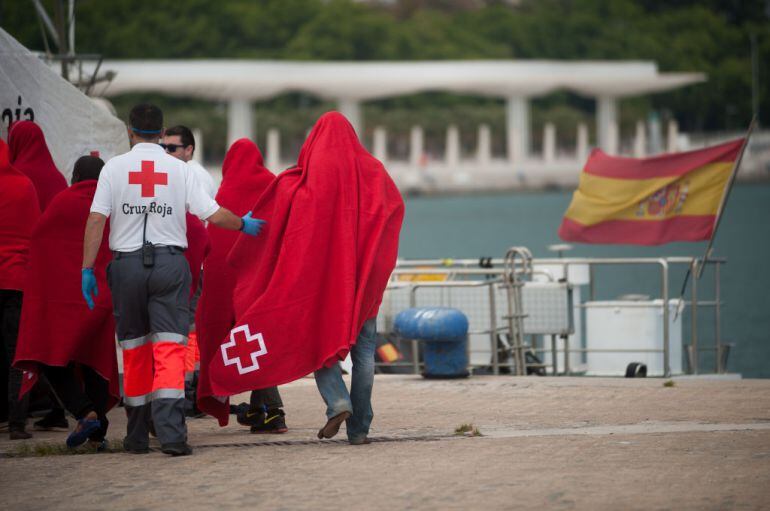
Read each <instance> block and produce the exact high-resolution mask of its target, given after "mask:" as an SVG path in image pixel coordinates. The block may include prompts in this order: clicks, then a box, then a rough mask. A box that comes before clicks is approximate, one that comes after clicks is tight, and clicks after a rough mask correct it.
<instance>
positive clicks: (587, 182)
mask: <svg viewBox="0 0 770 511" xmlns="http://www.w3.org/2000/svg"><path fill="white" fill-rule="evenodd" d="M742 145H743V139H738V140H734V141H731V142H727V143H724V144H720V145H717V146H713V147H708V148H705V149H699V150H696V151H689V152H683V153H676V154H666V155H662V156H656V157H652V158H641V159H640V158H622V157H615V156H609V155H607V154H605V153H603V152H602V151H600V150H598V149H597V150H594V151H593V152H592V153H591V155H590V156H589V158H588V161H587V162H586V164H585V167H584V168H583V172H582V173H581V175H580V183H579V185H578V189H577V190H575V193H574V195H573V197H572V202H571V203H570V205H569V208H568V209H567V212H566V213H565V214H564V219H563V221H562V224H561V227H559V237H561V239H563V240H565V241H577V242H583V243H628V244H634V245H660V244H663V243H669V242H672V241H702V240H708V239H709V238H710V236H711V234H712V232H713V229H714V221H715V220H716V215H717V211H718V209H719V205H720V202H721V200H722V196H723V194H724V191H725V185H726V184H727V182H728V180H729V178H730V174H731V172H732V169H733V163H734V162H735V160H736V159H737V158H738V155H739V154H740V152H741V147H742Z"/></svg>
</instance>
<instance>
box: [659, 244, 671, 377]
mask: <svg viewBox="0 0 770 511" xmlns="http://www.w3.org/2000/svg"><path fill="white" fill-rule="evenodd" d="M658 263H659V264H660V266H661V288H662V289H661V294H662V295H663V376H664V377H665V378H669V377H670V376H671V361H670V360H669V358H670V354H671V347H670V346H669V331H668V330H669V328H668V326H669V325H668V317H669V310H668V261H667V260H666V259H659V260H658Z"/></svg>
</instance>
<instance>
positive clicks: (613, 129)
mask: <svg viewBox="0 0 770 511" xmlns="http://www.w3.org/2000/svg"><path fill="white" fill-rule="evenodd" d="M102 68H103V69H108V70H112V71H116V72H117V75H116V77H115V78H114V79H113V81H112V82H111V83H110V85H109V86H108V88H107V89H106V90H105V91H104V93H105V95H107V96H115V95H118V94H123V93H129V92H157V93H163V94H168V95H172V96H190V97H196V98H204V99H209V100H215V101H225V102H227V104H228V107H229V111H228V134H227V139H228V144H229V143H231V142H233V141H235V140H237V139H238V138H241V137H249V138H253V126H254V118H253V109H252V105H251V104H252V102H254V101H259V100H264V99H268V98H271V97H274V96H278V95H280V94H284V93H288V92H303V93H307V94H311V95H314V96H317V97H320V98H323V99H326V100H333V101H336V102H337V104H338V109H339V110H340V111H341V112H342V113H343V114H344V115H345V116H346V117H347V118H348V119H349V120H350V122H351V123H352V124H353V126H354V127H355V128H356V129H357V130H358V132H359V134H360V133H361V128H362V123H363V119H362V115H361V103H362V102H364V101H369V100H376V99H383V98H390V97H394V96H402V95H407V94H414V93H420V92H428V91H446V92H453V93H459V94H471V95H482V96H489V97H496V98H503V99H505V100H506V105H507V106H506V114H507V123H506V128H507V133H506V140H507V151H508V160H509V161H512V162H516V161H523V160H526V159H527V157H528V155H529V150H530V146H531V142H530V106H529V102H530V100H531V99H532V98H535V97H538V96H544V95H547V94H549V93H551V92H553V91H556V90H569V91H572V92H574V93H577V94H580V95H583V96H588V97H593V98H595V99H596V105H597V115H596V119H597V141H598V145H599V147H601V148H602V149H604V150H605V151H606V152H608V153H616V152H617V149H618V138H619V137H618V122H617V116H618V108H617V100H618V99H619V98H623V97H626V96H638V95H642V94H650V93H655V92H662V91H667V90H672V89H676V88H679V87H683V86H685V85H689V84H693V83H697V82H701V81H704V80H705V79H706V78H705V75H704V74H702V73H660V72H659V71H658V68H657V65H656V64H655V63H654V62H640V61H546V60H528V61H492V60H485V61H467V60H463V61H409V62H299V61H254V60H143V61H105V62H104V63H103V64H102ZM584 136H585V135H584ZM375 145H377V140H375Z"/></svg>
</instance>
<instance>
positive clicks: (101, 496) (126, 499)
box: [0, 376, 770, 510]
mask: <svg viewBox="0 0 770 511" xmlns="http://www.w3.org/2000/svg"><path fill="white" fill-rule="evenodd" d="M282 394H283V397H284V401H285V403H286V410H287V421H288V425H289V428H290V431H289V433H287V434H285V435H270V436H263V435H251V434H249V433H248V430H246V429H245V428H242V427H240V426H238V425H237V424H234V425H233V424H231V425H230V426H228V427H226V428H222V429H220V428H219V427H218V426H217V424H216V422H215V421H214V420H212V419H208V418H207V419H194V420H191V421H190V423H189V424H190V441H191V443H192V444H193V446H194V447H195V448H196V450H195V454H194V456H190V457H184V458H170V457H167V456H166V455H164V454H161V453H159V452H153V453H150V454H147V455H130V454H125V453H115V454H98V455H97V454H94V455H79V456H46V457H20V458H19V457H17V458H9V457H7V456H6V457H1V458H0V509H107V508H109V509H136V510H139V509H185V510H197V509H210V508H212V507H216V508H221V509H235V508H256V509H334V508H340V507H345V508H349V509H478V508H487V509H514V508H515V509H531V508H539V509H645V510H648V509H672V510H673V509H676V510H679V509H763V508H764V509H767V508H768V507H770V380H743V381H708V380H678V381H677V382H676V385H675V386H674V387H673V388H666V387H664V386H663V381H662V380H660V379H635V380H626V379H605V378H537V377H527V378H517V377H509V376H499V377H493V376H489V377H474V378H472V379H469V380H464V381H457V380H453V381H435V380H434V381H427V380H423V379H421V378H419V377H412V376H378V377H377V381H376V384H375V399H374V407H375V414H376V416H375V422H374V425H373V426H374V427H373V431H372V437H373V438H374V439H375V440H383V441H375V442H374V443H372V444H370V445H365V446H350V445H347V443H345V442H337V441H327V442H318V441H315V440H314V439H315V432H316V431H317V429H318V428H319V427H320V426H321V425H323V423H324V422H325V419H324V416H323V411H324V407H323V404H322V402H321V400H320V398H319V396H318V393H317V391H316V389H315V385H314V383H313V381H312V380H309V379H303V380H300V381H298V382H295V383H293V384H291V385H288V386H286V387H282ZM246 397H247V396H246V395H244V396H241V400H246ZM111 420H112V421H113V426H112V427H111V432H110V437H111V438H115V439H118V438H120V437H121V433H122V429H123V427H124V424H125V419H124V418H123V415H122V410H120V409H118V410H114V411H113V412H112V414H111ZM465 423H472V424H474V425H475V426H476V427H478V428H479V430H480V431H481V433H482V435H484V436H481V437H462V436H460V437H458V436H454V434H453V433H454V429H455V428H456V427H457V426H459V425H461V424H465ZM64 436H65V434H64V433H37V434H36V435H35V438H33V439H32V440H31V441H30V442H32V443H40V442H53V443H62V442H63V441H64ZM6 438H7V437H5V436H3V439H2V441H0V453H4V454H6V455H7V454H8V453H12V452H15V451H16V450H17V449H18V445H19V442H9V441H8V440H7V439H6ZM339 438H341V439H344V438H345V437H344V432H342V433H341V434H340V436H339ZM284 441H285V443H284Z"/></svg>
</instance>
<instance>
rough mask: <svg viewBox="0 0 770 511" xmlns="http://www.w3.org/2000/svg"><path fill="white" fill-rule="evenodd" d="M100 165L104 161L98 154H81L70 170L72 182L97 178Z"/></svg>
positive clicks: (102, 165) (102, 164) (101, 165)
mask: <svg viewBox="0 0 770 511" xmlns="http://www.w3.org/2000/svg"><path fill="white" fill-rule="evenodd" d="M102 167H104V161H102V159H101V158H99V157H98V156H81V157H80V158H78V161H76V162H75V168H74V169H73V170H72V184H73V185H74V184H75V183H79V182H81V181H86V180H88V179H99V174H100V173H101V171H102Z"/></svg>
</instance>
